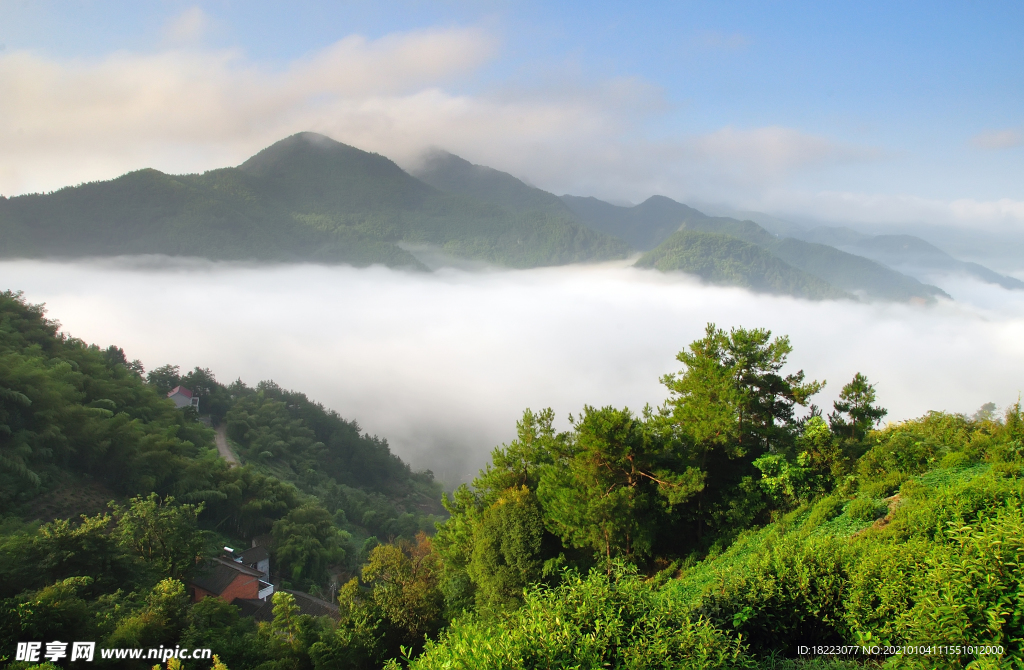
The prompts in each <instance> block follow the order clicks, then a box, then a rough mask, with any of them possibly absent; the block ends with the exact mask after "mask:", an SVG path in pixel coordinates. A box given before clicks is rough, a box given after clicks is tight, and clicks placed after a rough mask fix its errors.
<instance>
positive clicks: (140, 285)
mask: <svg viewBox="0 0 1024 670" xmlns="http://www.w3.org/2000/svg"><path fill="white" fill-rule="evenodd" d="M6 288H10V289H13V290H22V291H24V294H25V297H26V298H27V299H28V300H29V301H30V302H33V303H40V302H45V303H46V306H47V310H48V315H49V317H50V318H53V319H56V320H58V321H59V322H60V323H61V324H62V327H63V330H64V331H65V332H67V333H69V334H71V335H73V336H75V337H79V338H81V339H83V340H85V341H87V342H93V343H96V344H98V345H100V346H102V347H105V346H107V345H109V344H116V345H118V346H121V347H123V348H124V349H125V351H126V353H127V355H128V357H129V358H139V359H141V360H142V361H143V363H144V364H145V365H146V368H147V369H151V368H154V367H157V366H159V365H163V364H165V363H173V364H176V365H180V366H181V368H182V370H183V371H185V370H188V369H191V368H192V367H194V366H201V367H209V368H211V369H212V370H213V371H214V372H215V373H216V375H217V378H218V379H219V380H220V381H222V382H224V383H229V382H231V381H232V380H234V379H236V378H241V379H242V380H243V381H245V382H246V383H247V384H250V385H254V384H256V383H257V382H259V381H260V380H264V379H273V380H274V381H276V382H277V383H278V384H280V385H281V386H283V387H285V388H290V389H295V390H299V391H303V392H305V393H306V394H307V395H308V396H309V397H310V398H312V399H315V400H317V401H320V402H322V403H323V404H324V405H326V406H327V407H329V408H332V409H335V410H337V411H338V412H339V413H340V414H341V415H342V416H344V417H346V418H349V419H355V420H356V421H358V423H359V425H360V426H361V427H362V428H363V429H364V430H366V431H367V432H369V433H373V434H377V435H379V436H381V437H384V438H386V439H387V440H388V441H389V443H390V444H391V447H392V449H393V450H394V451H395V452H396V453H398V454H399V455H401V456H402V458H404V459H406V460H408V461H409V462H411V463H412V465H413V466H414V467H415V468H430V469H431V470H433V471H434V472H435V474H436V475H437V476H438V477H439V478H441V479H442V480H443V481H445V482H446V483H449V484H452V483H457V482H460V481H466V480H468V479H471V478H472V476H473V475H474V474H475V472H476V470H477V469H478V468H479V467H481V466H482V465H483V464H484V463H485V462H486V461H487V458H488V455H489V453H490V451H491V449H493V448H494V447H495V446H497V445H500V444H501V443H503V442H508V441H509V440H511V439H513V438H514V436H515V424H516V420H517V419H518V418H519V417H520V416H521V414H522V411H523V410H524V409H525V408H527V407H530V408H533V409H540V408H543V407H549V406H550V407H552V408H554V409H555V411H556V413H557V415H558V421H559V426H560V427H562V428H564V427H567V426H568V414H569V413H570V412H574V413H576V412H579V410H580V409H581V408H582V407H583V406H584V404H591V405H598V406H600V405H607V404H610V405H616V406H628V407H630V408H632V409H634V410H640V409H641V408H642V407H643V406H644V405H645V404H647V403H650V404H651V405H658V404H660V403H661V402H662V401H663V400H664V399H665V397H666V392H665V389H664V388H663V387H662V386H661V385H660V383H659V377H660V376H661V375H663V374H665V373H667V372H672V371H676V370H678V369H679V365H678V363H677V362H676V360H675V355H676V353H677V352H678V351H679V350H681V349H682V348H684V347H685V346H686V345H687V344H688V343H689V342H691V341H693V340H694V339H696V338H698V337H700V336H701V335H702V333H703V331H704V327H705V324H706V323H708V322H714V323H716V324H717V325H719V326H720V327H723V328H730V327H735V326H743V327H747V328H752V327H764V328H768V329H770V330H771V331H772V332H773V333H775V334H779V335H783V334H784V335H788V336H789V337H790V340H791V342H792V345H793V349H794V351H793V354H792V355H791V357H790V366H789V370H790V371H795V370H797V369H803V370H805V371H806V372H807V374H808V376H809V377H810V378H814V379H824V380H827V382H828V385H827V386H826V388H825V390H824V391H823V392H822V393H821V394H820V395H819V396H817V397H816V398H815V401H816V403H817V404H818V405H820V406H823V407H824V408H826V411H827V410H828V409H829V408H830V407H831V403H832V400H833V399H834V398H835V396H836V395H837V394H838V392H839V390H840V388H841V387H842V385H843V384H844V383H846V382H847V381H848V380H849V379H850V378H851V377H852V376H853V375H854V373H856V372H862V373H864V374H865V375H867V376H868V378H869V379H870V380H871V381H872V382H874V383H876V384H877V389H878V398H879V401H880V402H881V403H882V404H883V405H884V406H885V407H887V408H888V409H889V417H888V418H889V419H890V420H902V419H907V418H911V417H915V416H920V415H921V414H923V413H925V412H927V411H929V410H945V411H951V412H963V413H968V414H970V413H972V412H974V411H975V410H977V409H978V408H979V407H980V406H981V405H982V404H983V403H985V402H989V401H992V402H995V403H996V404H997V405H999V407H1000V408H1004V407H1005V406H1006V405H1008V404H1010V403H1012V402H1015V401H1016V400H1017V398H1018V395H1019V393H1020V392H1021V391H1022V390H1024V291H1006V290H1003V289H1001V288H999V287H995V286H991V285H987V284H982V283H979V282H975V281H972V280H970V279H966V278H962V277H947V278H944V281H943V283H942V288H944V289H945V290H946V291H948V292H949V293H950V294H951V295H953V296H954V298H955V299H956V300H955V301H953V302H950V301H942V302H939V303H937V304H933V305H927V306H925V305H907V304H895V303H854V302H848V301H841V302H808V301H803V300H797V299H793V298H787V297H774V296H765V295H756V294H752V293H749V292H747V291H744V290H741V289H734V288H718V287H709V286H704V285H701V284H699V283H697V282H696V281H694V280H692V279H690V278H688V277H686V276H684V275H664V274H660V273H657V272H654V271H644V270H637V269H634V268H630V267H624V266H623V265H622V264H611V265H595V266H572V267H561V268H546V269H536V270H522V271H511V270H483V271H480V270H476V271H469V270H458V269H442V270H439V271H437V272H433V273H429V274H427V273H416V272H407V271H400V270H391V269H387V268H381V267H373V268H366V269H355V268H351V267H347V266H332V267H327V266H320V265H272V266H265V265H264V266H252V265H245V264H235V263H216V262H209V261H201V260H188V259H186V260H181V259H177V260H174V259H169V258H162V257H139V258H121V259H113V260H109V259H108V260H102V261H100V260H96V261H82V262H51V261H5V262H0V289H6Z"/></svg>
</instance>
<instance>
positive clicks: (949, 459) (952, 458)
mask: <svg viewBox="0 0 1024 670" xmlns="http://www.w3.org/2000/svg"><path fill="white" fill-rule="evenodd" d="M971 463H972V459H971V456H970V454H967V453H966V452H963V451H951V452H949V453H948V454H946V455H945V456H943V457H942V461H941V462H940V463H939V467H940V468H964V467H967V466H968V465H970V464H971Z"/></svg>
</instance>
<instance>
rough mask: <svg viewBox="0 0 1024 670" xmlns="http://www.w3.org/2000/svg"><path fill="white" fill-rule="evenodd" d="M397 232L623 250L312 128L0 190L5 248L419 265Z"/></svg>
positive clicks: (524, 261)
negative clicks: (207, 156)
mask: <svg viewBox="0 0 1024 670" xmlns="http://www.w3.org/2000/svg"><path fill="white" fill-rule="evenodd" d="M402 241H405V242H412V243H421V244H423V243H425V244H431V245H436V246H439V247H442V248H443V249H444V250H445V251H447V252H449V253H451V254H453V255H456V256H461V257H465V258H472V259H478V260H483V261H487V262H491V263H495V264H498V265H505V266H509V267H534V266H540V265H557V264H562V263H571V262H577V261H586V260H603V259H607V258H618V257H623V256H624V255H625V253H626V247H625V245H624V244H622V243H621V242H619V241H617V240H614V239H612V238H609V237H606V236H603V235H601V234H599V233H596V232H594V231H592V230H590V229H588V228H586V227H584V226H581V225H579V224H578V223H576V222H573V221H571V220H568V219H562V218H557V217H551V216H545V215H540V214H538V213H536V212H521V211H514V210H510V209H506V208H504V207H502V206H499V205H495V204H493V203H490V202H486V201H482V200H479V199H475V198H472V197H469V196H458V195H452V194H445V193H442V192H440V191H438V190H437V189H435V188H433V187H431V186H428V185H427V184H425V183H423V182H421V181H419V180H418V179H416V178H414V177H412V176H411V175H409V174H407V173H405V172H404V171H403V170H401V168H399V167H398V166H397V165H395V164H394V163H393V162H392V161H390V160H388V159H387V158H384V157H383V156H379V155H377V154H371V153H368V152H365V151H361V150H359V149H355V148H353V147H349V146H346V145H344V144H341V143H338V142H335V141H333V140H330V139H328V138H326V137H323V136H321V135H316V134H313V133H300V134H298V135H294V136H292V137H289V138H287V139H285V140H282V141H280V142H278V143H276V144H274V145H273V146H271V147H269V148H267V149H264V150H263V151H261V152H260V153H259V154H257V155H256V156H253V157H252V158H250V159H249V160H248V161H246V162H245V163H243V164H242V165H241V166H239V167H237V168H224V169H220V170H213V171H210V172H207V173H204V174H201V175H178V176H173V175H166V174H163V173H161V172H158V171H155V170H140V171H138V172H133V173H129V174H127V175H124V176H123V177H120V178H118V179H114V180H112V181H108V182H96V183H91V184H84V185H81V186H76V187H69V188H65V189H61V190H60V191H57V192H55V193H50V194H35V195H27V196H19V197H15V198H10V199H4V200H0V256H2V257H8V258H10V257H45V256H50V257H65V258H72V257H83V256H111V255H121V254H169V255H178V256H198V257H205V258H212V259H229V260H246V259H253V260H262V261H314V262H325V263H350V264H352V265H356V266H366V265H370V264H373V263H381V264H385V265H389V266H394V267H401V266H405V267H417V268H422V265H421V264H420V263H419V262H418V261H416V259H415V258H413V257H412V256H411V255H410V254H409V253H408V252H406V251H404V250H402V249H401V248H399V247H398V243H399V242H402Z"/></svg>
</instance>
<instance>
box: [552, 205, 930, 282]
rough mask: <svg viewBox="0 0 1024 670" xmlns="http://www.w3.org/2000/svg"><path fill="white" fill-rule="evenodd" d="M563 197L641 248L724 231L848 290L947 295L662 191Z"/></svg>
mask: <svg viewBox="0 0 1024 670" xmlns="http://www.w3.org/2000/svg"><path fill="white" fill-rule="evenodd" d="M562 201H563V202H565V203H566V204H568V205H569V207H570V208H572V209H573V211H574V212H576V213H577V215H578V216H580V218H581V220H582V221H583V222H584V223H586V224H587V225H590V226H592V227H594V228H595V230H600V231H602V232H605V233H608V234H613V235H616V234H617V235H618V236H620V237H621V238H622V239H624V240H627V241H630V243H631V244H634V245H635V246H638V248H641V249H649V248H653V247H651V246H649V245H651V244H652V243H655V246H656V245H657V244H661V243H662V241H664V240H666V239H668V237H669V236H670V235H671V234H672V233H673V232H674V231H676V230H680V229H686V230H695V231H700V232H704V233H714V234H718V235H729V236H730V237H734V238H736V239H738V240H742V241H744V242H747V243H748V244H754V245H757V246H759V247H762V248H763V249H765V250H767V251H768V252H770V253H771V254H773V255H775V256H776V257H777V258H779V259H780V260H782V261H784V262H785V263H787V264H788V265H790V266H792V267H793V268H795V269H797V270H800V271H802V272H804V273H807V274H810V275H814V276H815V277H817V278H818V279H820V280H822V281H824V282H826V283H827V284H830V285H832V286H833V287H835V288H837V289H840V290H841V291H845V292H848V293H855V294H857V293H859V294H863V295H865V296H867V297H869V298H881V299H884V300H912V299H924V300H931V299H933V298H935V297H937V296H944V297H948V296H946V294H945V293H944V292H943V291H942V290H941V289H939V288H937V287H934V286H930V285H928V284H923V283H921V282H920V281H918V280H917V279H914V278H913V277H908V276H907V275H904V274H901V273H899V272H897V271H895V270H892V269H890V268H887V267H885V266H883V265H881V264H880V263H877V262H875V261H872V260H870V259H867V258H863V257H861V256H857V255H855V254H852V253H847V252H845V251H842V250H840V249H836V248H833V247H830V246H827V245H824V244H813V243H810V242H806V241H804V240H797V239H794V238H788V237H785V238H780V237H776V236H775V235H773V234H771V233H769V232H768V231H767V230H765V229H764V228H762V227H761V226H759V225H757V224H756V223H754V222H753V221H739V220H737V219H733V218H730V217H724V216H707V215H706V214H704V213H703V212H699V211H697V210H696V209H693V208H692V207H688V206H686V205H684V204H682V203H678V202H676V201H674V200H672V199H670V198H666V197H663V196H654V197H651V198H648V199H647V200H645V201H644V202H643V203H641V204H639V205H636V206H635V207H619V206H616V205H611V204H609V203H603V202H601V201H599V200H596V199H594V198H577V197H574V196H563V197H562Z"/></svg>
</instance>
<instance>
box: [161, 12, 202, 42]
mask: <svg viewBox="0 0 1024 670" xmlns="http://www.w3.org/2000/svg"><path fill="white" fill-rule="evenodd" d="M209 26H210V17H209V16H207V15H206V12H204V11H203V10H202V8H201V7H189V8H188V9H186V10H185V11H183V12H182V13H181V14H179V15H178V16H176V17H174V18H173V19H171V21H169V22H168V23H167V25H166V26H165V27H164V39H166V40H167V42H168V43H170V44H188V43H190V42H197V41H199V40H200V39H201V38H202V37H203V35H204V34H206V31H207V29H208V28H209Z"/></svg>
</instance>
